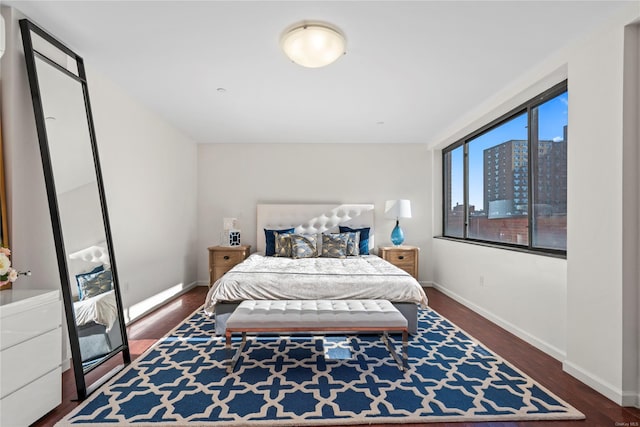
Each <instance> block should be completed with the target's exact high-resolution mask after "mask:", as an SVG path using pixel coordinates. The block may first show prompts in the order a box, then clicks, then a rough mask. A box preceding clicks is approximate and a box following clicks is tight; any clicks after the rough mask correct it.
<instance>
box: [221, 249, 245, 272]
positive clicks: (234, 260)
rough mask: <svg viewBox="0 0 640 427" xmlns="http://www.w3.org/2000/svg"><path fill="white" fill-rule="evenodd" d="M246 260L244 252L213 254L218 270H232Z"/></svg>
mask: <svg viewBox="0 0 640 427" xmlns="http://www.w3.org/2000/svg"><path fill="white" fill-rule="evenodd" d="M244 258H245V254H244V252H243V251H225V252H221V251H216V252H214V254H213V265H214V266H215V267H216V268H218V267H220V268H224V267H228V268H231V267H233V266H234V265H236V264H239V263H241V262H242V261H243V260H244Z"/></svg>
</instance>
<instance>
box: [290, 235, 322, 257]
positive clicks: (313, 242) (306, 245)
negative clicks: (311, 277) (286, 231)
mask: <svg viewBox="0 0 640 427" xmlns="http://www.w3.org/2000/svg"><path fill="white" fill-rule="evenodd" d="M317 256H318V237H317V236H316V235H315V234H304V235H303V234H292V235H291V257H292V258H315V257H317Z"/></svg>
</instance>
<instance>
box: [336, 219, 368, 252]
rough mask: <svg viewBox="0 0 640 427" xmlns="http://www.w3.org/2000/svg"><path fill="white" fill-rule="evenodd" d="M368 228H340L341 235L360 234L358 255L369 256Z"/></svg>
mask: <svg viewBox="0 0 640 427" xmlns="http://www.w3.org/2000/svg"><path fill="white" fill-rule="evenodd" d="M370 230H371V228H370V227H365V228H351V227H343V226H342V225H341V226H340V232H341V233H356V232H358V231H359V232H360V246H359V249H360V255H369V231H370Z"/></svg>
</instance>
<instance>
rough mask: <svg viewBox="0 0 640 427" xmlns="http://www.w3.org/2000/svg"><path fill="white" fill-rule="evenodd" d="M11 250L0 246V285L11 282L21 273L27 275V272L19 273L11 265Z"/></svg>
mask: <svg viewBox="0 0 640 427" xmlns="http://www.w3.org/2000/svg"><path fill="white" fill-rule="evenodd" d="M10 256H11V250H10V249H9V248H0V286H5V285H7V284H8V283H13V282H15V281H16V280H17V279H18V276H20V275H21V274H26V275H29V272H26V273H21V272H18V270H16V269H15V268H13V267H11V260H10V259H9V257H10Z"/></svg>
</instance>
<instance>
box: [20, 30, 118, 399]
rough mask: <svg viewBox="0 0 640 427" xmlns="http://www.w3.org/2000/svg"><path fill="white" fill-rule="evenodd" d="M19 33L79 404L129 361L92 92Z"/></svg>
mask: <svg viewBox="0 0 640 427" xmlns="http://www.w3.org/2000/svg"><path fill="white" fill-rule="evenodd" d="M20 29H21V32H22V40H23V45H24V52H25V60H26V65H27V73H28V77H29V86H30V88H31V97H32V100H33V110H34V114H35V121H36V128H37V133H38V140H39V143H40V154H41V158H42V166H43V170H44V177H45V183H46V189H47V198H48V201H49V211H50V214H51V223H52V226H53V237H54V241H55V246H56V252H57V258H58V270H59V273H60V279H61V285H62V295H63V299H64V304H65V313H66V317H67V326H68V330H69V342H70V346H71V357H72V362H73V370H74V375H75V379H76V386H77V393H78V399H80V400H81V399H84V398H85V397H86V396H87V395H88V394H89V393H91V392H92V391H93V390H95V388H97V387H98V386H99V385H100V384H101V383H102V382H104V381H105V380H106V379H108V378H109V377H111V376H112V375H113V374H115V373H116V372H117V371H118V370H120V369H122V367H123V366H124V365H126V364H128V363H130V361H131V356H130V353H129V345H128V342H127V332H126V328H125V322H124V316H123V310H122V299H121V294H120V289H119V286H118V274H117V269H116V262H115V261H116V260H115V257H114V253H113V243H112V240H111V230H110V226H109V216H108V213H107V205H106V200H105V194H104V186H103V181H102V172H101V168H100V161H99V157H98V147H97V144H96V135H95V129H94V126H93V118H92V115H91V105H90V102H89V91H88V86H87V80H86V75H85V69H84V62H83V60H82V58H81V57H79V56H78V55H76V54H75V53H74V52H73V51H71V50H70V49H68V48H67V47H66V46H64V45H63V44H62V43H60V42H59V41H58V40H56V39H55V38H54V37H52V36H51V35H49V34H47V33H46V32H45V31H43V30H42V29H40V28H38V27H37V26H35V25H34V24H33V23H31V22H30V21H28V20H26V19H25V20H22V21H20ZM116 356H117V357H116ZM118 358H121V360H118ZM120 362H122V363H120Z"/></svg>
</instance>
